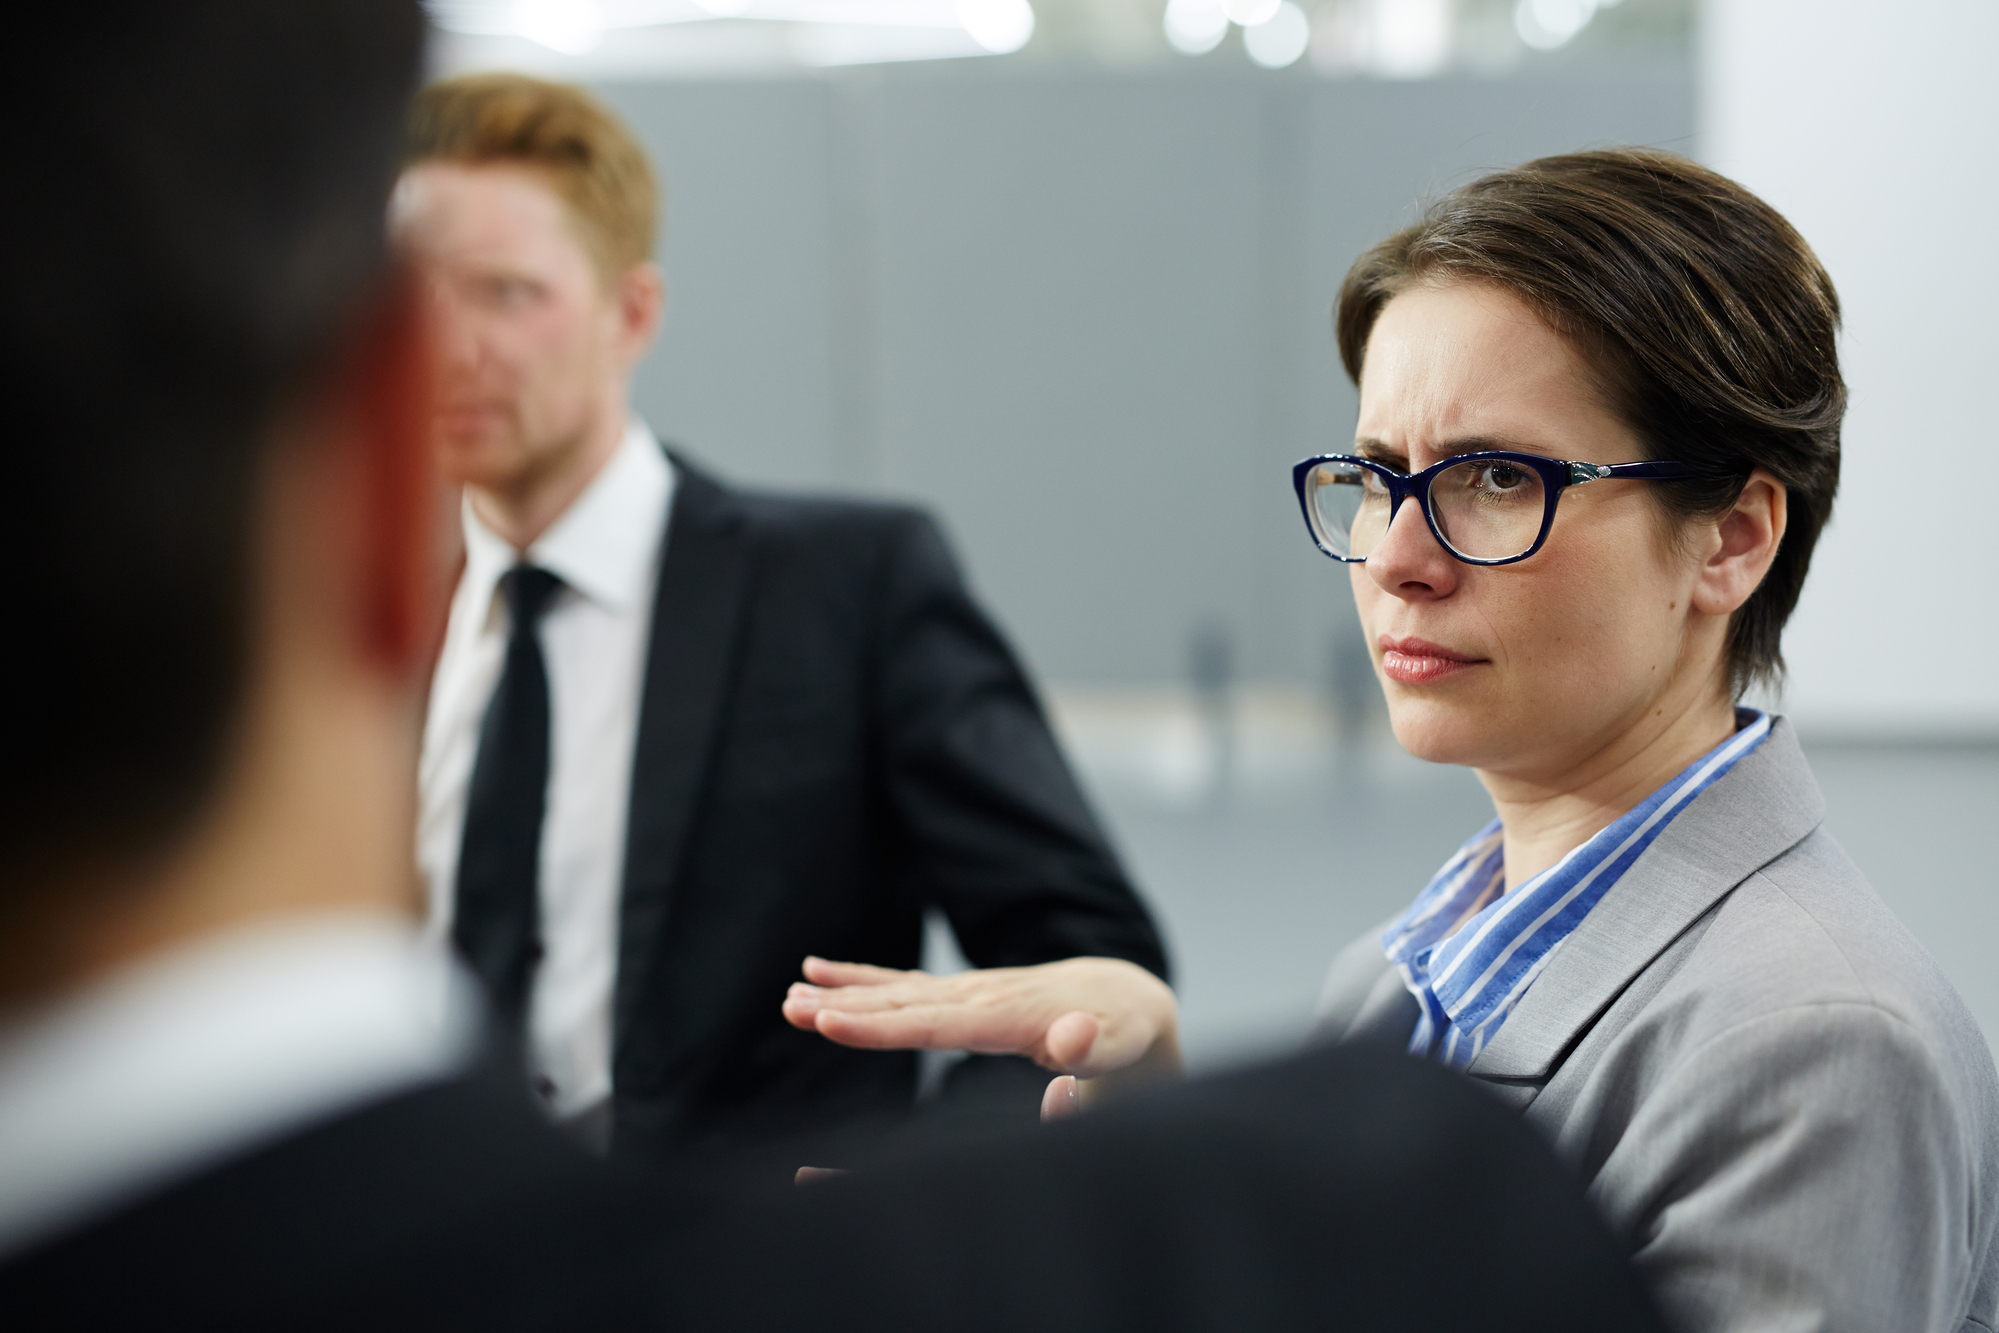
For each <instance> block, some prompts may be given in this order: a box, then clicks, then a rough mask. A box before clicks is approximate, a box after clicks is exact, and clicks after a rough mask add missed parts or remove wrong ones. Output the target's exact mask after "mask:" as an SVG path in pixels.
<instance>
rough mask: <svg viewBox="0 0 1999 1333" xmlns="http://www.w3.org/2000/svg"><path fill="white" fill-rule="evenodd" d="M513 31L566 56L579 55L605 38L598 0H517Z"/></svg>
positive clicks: (512, 15)
mask: <svg viewBox="0 0 1999 1333" xmlns="http://www.w3.org/2000/svg"><path fill="white" fill-rule="evenodd" d="M510 17H511V18H512V20H513V28H514V31H515V32H517V33H519V34H520V35H521V36H523V37H526V38H527V39H529V40H530V41H536V42H540V43H541V44H542V45H543V46H546V47H548V48H550V49H551V50H555V51H560V52H562V53H563V54H564V55H570V56H580V55H582V54H583V53H584V52H586V51H590V50H594V49H595V48H596V45H597V43H599V42H601V41H603V40H604V10H603V7H602V6H601V5H599V4H598V3H597V0H514V4H513V9H512V11H511V14H510Z"/></svg>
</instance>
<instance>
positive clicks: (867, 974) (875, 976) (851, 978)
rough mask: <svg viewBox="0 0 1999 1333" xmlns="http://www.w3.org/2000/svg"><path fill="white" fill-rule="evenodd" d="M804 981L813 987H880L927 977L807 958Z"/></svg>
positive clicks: (866, 964)
mask: <svg viewBox="0 0 1999 1333" xmlns="http://www.w3.org/2000/svg"><path fill="white" fill-rule="evenodd" d="M803 970H804V973H805V979H806V980H807V981H809V982H811V983H812V984H813V985H815V986H880V985H885V984H886V983H888V982H891V981H906V980H908V979H909V978H911V977H921V976H927V975H928V974H927V973H924V972H915V971H911V972H902V971H898V970H897V969H895V968H892V967H876V966H874V965H873V964H871V963H836V962H834V961H833V960H832V959H830V958H819V957H816V956H808V957H807V958H806V960H805V966H804V969H803Z"/></svg>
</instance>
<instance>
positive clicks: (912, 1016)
mask: <svg viewBox="0 0 1999 1333" xmlns="http://www.w3.org/2000/svg"><path fill="white" fill-rule="evenodd" d="M800 1026H803V1025H802V1024H801V1025H800ZM812 1026H813V1027H814V1028H816V1029H817V1030H818V1032H819V1035H820V1036H822V1037H825V1038H826V1039H827V1040H828V1041H836V1042H838V1043H840V1044H841V1045H842V1046H855V1047H859V1048H860V1049H862V1050H871V1051H979V1052H982V1053H985V1054H989V1055H991V1054H1011V1053H1013V1052H1016V1051H1022V1050H1026V1049H1027V1048H1028V1047H1030V1046H1031V1045H1032V1044H1033V1043H1034V1041H1035V1039H1036V1038H1037V1037H1038V1036H1039V1033H1037V1032H1034V1031H1032V1030H1028V1031H1022V1030H1021V1029H1020V1028H1019V1027H1018V1026H1017V1025H1016V1024H1013V1023H1010V1022H1008V1021H1006V1020H1005V1018H1004V1016H995V1015H993V1014H990V1013H986V1012H983V1011H980V1010H976V1009H972V1008H968V1007H967V1006H964V1005H952V1004H943V1005H937V1004H926V1005H912V1006H910V1007H908V1008H905V1009H892V1010H885V1011H882V1012H879V1013H850V1012H847V1011H845V1010H840V1009H821V1010H820V1011H819V1013H818V1015H817V1016H816V1017H815V1018H814V1020H813V1024H812Z"/></svg>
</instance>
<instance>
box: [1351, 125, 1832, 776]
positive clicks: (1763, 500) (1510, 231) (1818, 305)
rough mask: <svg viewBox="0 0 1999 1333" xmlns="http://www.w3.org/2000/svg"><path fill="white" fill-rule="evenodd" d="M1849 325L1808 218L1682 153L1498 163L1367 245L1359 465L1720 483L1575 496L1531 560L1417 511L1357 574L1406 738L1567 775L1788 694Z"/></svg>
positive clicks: (1360, 327)
mask: <svg viewBox="0 0 1999 1333" xmlns="http://www.w3.org/2000/svg"><path fill="white" fill-rule="evenodd" d="M1838 321H1839V306H1838V300H1837V298H1836V296H1835V294H1834V292H1833V288H1832V283H1831V280H1830V279H1829V278H1828V277H1827V275H1826V273H1825V270H1824V269H1823V268H1822V267H1821V266H1820V265H1819V263H1818V261H1817V259H1816V258H1815V257H1814V256H1813V254H1812V252H1811V250H1810V248H1809V247H1808V246H1807V245H1806V244H1805V242H1804V240H1803V239H1802V238H1801V237H1799V235H1798V234H1797V232H1796V231H1795V230H1793V229H1792V227H1791V226H1790V225H1789V224H1788V223H1787V222H1786V221H1785V220H1784V219H1783V218H1782V217H1781V216H1779V215H1778V214H1777V213H1776V212H1775V211H1774V210H1773V209H1771V208H1770V207H1769V206H1768V205H1766V204H1764V203H1763V202H1762V201H1761V200H1759V199H1757V198H1756V197H1755V196H1753V195H1751V194H1750V193H1749V192H1748V191H1746V190H1744V189H1743V188H1742V187H1741V186H1739V185H1737V184H1735V183H1734V182H1732V181H1730V180H1727V179H1725V178H1723V177H1721V176H1719V175H1717V174H1715V173H1714V172H1712V171H1709V170H1707V169H1705V168H1703V167H1700V166H1698V165H1696V164H1694V163H1692V162H1690V161H1688V160H1686V159H1684V158H1681V157H1677V156H1673V155H1671V154H1666V153H1658V152H1649V151H1641V150H1609V151H1601V152H1590V153H1579V154H1574V155H1571V156H1564V157H1553V158H1544V159H1542V160H1540V161H1536V162H1529V163H1527V164H1525V165H1523V166H1520V167H1517V168H1514V169H1512V170H1508V171H1500V172H1496V173H1493V174H1491V175H1488V176H1486V177H1483V178H1482V179H1480V180H1477V181H1474V182H1472V183H1471V184H1468V185H1465V186H1463V187H1461V188H1459V189H1457V190H1454V191H1452V192H1451V193H1449V194H1448V195H1446V196H1444V197H1443V198H1442V199H1440V200H1438V201H1437V203H1436V204H1435V205H1434V206H1432V207H1431V208H1430V209H1429V210H1428V211H1427V212H1426V214H1425V216H1424V217H1423V219H1422V220H1421V221H1420V222H1418V223H1417V224H1415V225H1414V226H1412V227H1409V228H1408V229H1406V230H1404V231H1402V232H1399V233H1397V234H1396V235H1394V236H1392V237H1390V238H1388V239H1387V240H1385V241H1383V242H1382V243H1381V244H1379V245H1377V246H1376V247H1374V248H1373V249H1372V250H1370V251H1369V252H1368V253H1367V254H1365V255H1363V256H1362V257H1361V258H1360V260H1359V261H1358V262H1356V263H1355V265H1354V267H1353V269H1352V271H1351V272H1350V273H1349V274H1348V276H1347V279H1346V283H1345V285H1344V286H1343V288H1342V290H1341V293H1340V298H1339V306H1338V312H1337V316H1336V327H1337V333H1338V338H1339V346H1340V353H1341V357H1342V359H1343V360H1344V362H1345V365H1346V368H1347V371H1348V373H1349V375H1351V376H1352V377H1353V379H1354V382H1355V383H1356V385H1357V386H1358V387H1359V389H1360V413H1359V419H1358V423H1357V428H1356V445H1355V452H1356V453H1358V454H1361V455H1362V456H1366V457H1371V458H1374V459H1376V460H1378V461H1381V462H1383V463H1386V464H1389V465H1390V466H1392V467H1394V468H1395V469H1397V470H1399V471H1403V472H1407V473H1414V472H1416V471H1418V470H1420V469H1423V468H1426V467H1429V466H1431V465H1432V464H1435V463H1437V462H1439V461H1440V460H1442V459H1444V458H1446V457H1448V456H1450V455H1452V454H1456V453H1461V452H1466V451H1468V450H1477V449H1495V450H1513V451H1517V452H1524V453H1529V454H1533V455H1538V456H1540V457H1544V458H1549V459H1559V460H1567V461H1576V462H1586V463H1594V464H1617V463H1632V462H1639V461H1644V460H1658V461H1673V462H1678V463H1681V464H1684V465H1686V467H1687V469H1688V471H1689V472H1690V473H1692V474H1693V475H1692V476H1690V477H1686V478H1682V479H1678V480H1626V479H1621V478H1619V479H1609V480H1592V481H1590V482H1589V483H1588V484H1580V485H1574V486H1571V487H1570V488H1569V489H1567V490H1560V491H1554V492H1552V493H1557V494H1559V503H1558V504H1557V506H1556V508H1555V511H1554V519H1553V524H1552V527H1551V528H1550V529H1549V530H1548V533H1547V537H1546V541H1545V545H1543V546H1542V548H1541V549H1539V550H1538V551H1536V552H1535V553H1534V554H1533V555H1531V556H1529V557H1528V558H1527V559H1525V560H1522V561H1520V562H1518V563H1513V564H1497V565H1478V564H1471V563H1465V562H1463V561H1460V560H1458V559H1455V558H1453V557H1452V555H1451V554H1450V553H1449V552H1447V551H1446V550H1445V549H1444V548H1443V547H1442V546H1441V545H1440V543H1439V542H1438V541H1437V539H1436V535H1435V534H1434V533H1433V532H1432V531H1431V530H1430V529H1429V528H1428V526H1427V525H1426V524H1425V522H1424V519H1423V516H1422V514H1421V512H1420V510H1419V507H1418V505H1416V504H1415V503H1413V502H1411V503H1404V504H1403V505H1402V506H1401V509H1400V510H1399V511H1398V512H1396V513H1395V515H1394V519H1393V522H1392V523H1390V524H1389V527H1388V529H1387V531H1386V533H1385V535H1383V536H1382V537H1381V538H1380V540H1379V544H1378V545H1376V546H1375V547H1374V548H1373V550H1372V552H1371V553H1370V554H1369V556H1368V558H1367V560H1366V562H1365V563H1364V564H1355V565H1353V566H1351V573H1352V582H1353V588H1354V595H1355V600H1356V602H1357V604H1358V608H1359V611H1360V617H1361V621H1362V623H1363V626H1364V628H1365V630H1366V633H1367V636H1368V640H1369V644H1370V647H1371V650H1372V651H1373V654H1374V658H1375V663H1376V668H1377V671H1378V672H1379V673H1380V674H1381V676H1382V680H1383V688H1384V690H1385V691H1386V694H1387V699H1388V704H1389V711H1390V715H1391V719H1392V721H1393V725H1394V727H1395V732H1396V736H1397V738H1398V739H1399V740H1401V741H1402V743H1403V744H1404V745H1405V746H1406V747H1407V748H1409V749H1410V750H1411V751H1412V752H1413V753H1415V754H1417V755H1419V756H1421V757H1424V758H1429V759H1434V760H1439V761H1443V762H1451V763H1460V764H1467V765H1471V766H1474V767H1476V768H1479V769H1480V770H1482V771H1485V772H1488V773H1514V774H1517V775H1520V776H1522V777H1526V778H1529V779H1537V778H1541V777H1551V776H1553V775H1558V774H1562V773H1567V772H1574V771H1576V770H1577V769H1578V767H1579V766H1580V767H1581V768H1584V769H1587V768H1588V767H1589V766H1590V765H1591V763H1592V762H1593V761H1598V760H1601V761H1602V762H1606V763H1615V762H1616V755H1615V754H1614V753H1613V752H1614V751H1616V750H1617V749H1618V748H1619V747H1620V746H1628V744H1636V743H1640V742H1642V741H1643V740H1644V739H1645V738H1647V737H1651V736H1656V735H1658V734H1660V733H1663V732H1665V731H1668V730H1670V729H1671V728H1672V727H1673V726H1674V725H1676V724H1677V723H1678V722H1679V721H1680V720H1681V719H1683V718H1686V717H1689V716H1693V715H1699V716H1702V717H1706V718H1709V719H1726V717H1727V715H1728V712H1729V709H1730V708H1731V707H1732V704H1733V701H1734V699H1735V698H1737V697H1739V696H1740V694H1741V693H1742V691H1744V690H1745V689H1746V688H1747V687H1749V686H1750V685H1752V684H1755V683H1757V682H1769V683H1775V682H1776V681H1777V680H1778V679H1779V677H1780V674H1781V670H1782V665H1783V658H1782V654H1781V652H1780V636H1781V634H1782V630H1783V626H1784V622H1785V620H1786V619H1787V617H1788V616H1789V615H1790V613H1791V610H1792V608H1793V607H1794V606H1795V605H1796V603H1797V600H1798V594H1799V590H1800V588H1801V587H1802V585H1803V583H1804V578H1805V572H1806V569H1807V567H1808V566H1809V564H1810V561H1811V555H1812V548H1813V546H1814V544H1815V543H1816V541H1817V539H1818V535H1819V531H1820V529H1821V528H1822V526H1823V525H1824V523H1825V521H1826V518H1827V515H1828V514H1829V512H1830V510H1831V506H1832V499H1833V491H1834V488H1835V486H1836V485H1837V482H1838V476H1839V431H1840V419H1841V416H1842V414H1843V412H1844V409H1845V397H1846V395H1845V387H1844V385H1843V383H1842V381H1841V379H1840V373H1839V364H1838V357H1837V352H1836V349H1835V346H1834V336H1835V333H1836V330H1837V327H1838ZM1495 479H1496V480H1497V482H1498V483H1500V484H1503V485H1515V484H1517V483H1518V478H1515V477H1513V476H1512V475H1511V474H1510V473H1509V474H1507V475H1504V476H1502V475H1500V474H1498V473H1495V474H1493V477H1489V478H1484V479H1483V480H1484V481H1485V482H1488V483H1489V482H1492V481H1494V480H1495ZM1497 495H1498V491H1497V490H1496V489H1495V490H1494V491H1493V492H1492V494H1490V495H1485V496H1483V497H1482V498H1483V499H1485V500H1486V501H1490V502H1493V503H1497V502H1498V501H1497V500H1496V499H1495V497H1496V496H1497ZM1432 498H1433V502H1434V501H1435V498H1436V497H1435V496H1434V495H1433V497H1432ZM1724 725H1725V723H1724ZM1633 738H1636V739H1635V740H1634V739H1633ZM1703 748H1705V747H1703ZM1605 756H1609V757H1608V758H1605Z"/></svg>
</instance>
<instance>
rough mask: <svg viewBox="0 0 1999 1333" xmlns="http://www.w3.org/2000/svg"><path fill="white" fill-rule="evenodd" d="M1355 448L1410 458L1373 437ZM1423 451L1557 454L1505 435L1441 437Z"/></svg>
mask: <svg viewBox="0 0 1999 1333" xmlns="http://www.w3.org/2000/svg"><path fill="white" fill-rule="evenodd" d="M1354 451H1355V452H1356V453H1357V454H1359V455H1360V456H1361V457H1362V458H1375V459H1378V460H1379V461H1381V462H1390V461H1395V460H1401V459H1403V458H1405V457H1406V455H1405V454H1404V453H1403V452H1402V450H1400V449H1395V448H1391V447H1390V446H1388V445H1386V444H1384V443H1382V442H1381V441H1380V440H1377V439H1373V438H1371V437H1370V438H1367V439H1361V440H1356V441H1354ZM1422 452H1423V453H1425V454H1427V455H1429V456H1430V457H1432V458H1438V459H1442V458H1455V457H1456V456H1457V455H1459V454H1482V453H1495V452H1502V453H1515V454H1534V455H1536V456H1537V457H1541V458H1554V457H1556V451H1555V450H1553V449H1550V448H1548V446H1546V445H1544V444H1534V443H1532V442H1530V441H1527V440H1516V439H1511V438H1509V437H1506V436H1502V435H1467V436H1464V437H1462V438H1459V439H1455V440H1440V441H1437V442H1436V443H1433V444H1427V445H1425V446H1424V447H1423V450H1422Z"/></svg>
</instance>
